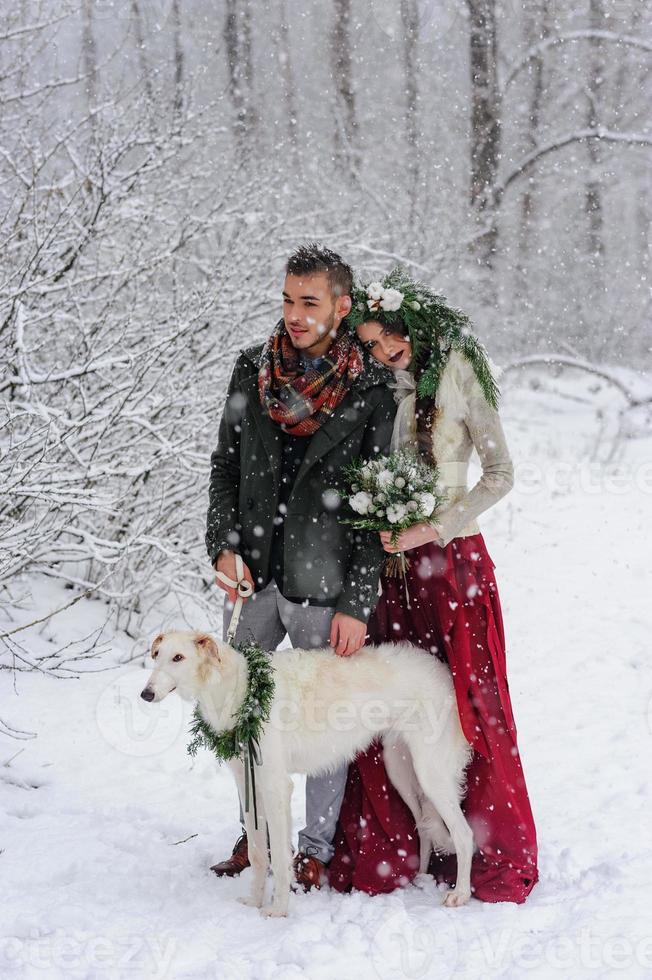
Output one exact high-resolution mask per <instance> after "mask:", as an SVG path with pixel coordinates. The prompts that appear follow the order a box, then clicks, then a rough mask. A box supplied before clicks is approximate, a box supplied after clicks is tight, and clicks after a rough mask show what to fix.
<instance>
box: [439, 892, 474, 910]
mask: <svg viewBox="0 0 652 980" xmlns="http://www.w3.org/2000/svg"><path fill="white" fill-rule="evenodd" d="M470 898H471V892H468V891H461V892H458V891H457V889H455V890H453V891H450V892H447V893H446V898H445V899H444V902H443V904H444V905H445V906H446V908H449V909H457V908H459V907H460V905H466V903H467V902H468V900H469V899H470Z"/></svg>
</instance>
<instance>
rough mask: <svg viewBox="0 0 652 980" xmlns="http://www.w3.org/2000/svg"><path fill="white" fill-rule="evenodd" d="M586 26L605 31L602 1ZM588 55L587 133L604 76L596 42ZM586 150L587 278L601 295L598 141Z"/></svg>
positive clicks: (597, 114) (594, 0) (596, 0)
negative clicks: (587, 162)
mask: <svg viewBox="0 0 652 980" xmlns="http://www.w3.org/2000/svg"><path fill="white" fill-rule="evenodd" d="M589 22H590V27H591V28H592V29H593V30H596V31H598V30H601V29H603V28H604V27H605V21H604V9H603V0H590V16H589ZM589 51H590V53H589V77H588V83H587V95H588V107H587V114H586V124H587V127H588V128H589V129H596V128H597V127H598V126H599V125H600V124H601V123H602V122H603V120H602V118H601V111H600V110H601V103H602V91H601V86H602V82H603V73H604V50H603V44H602V42H601V41H600V40H599V39H598V38H592V39H591V40H590V41H589ZM586 149H587V153H588V155H589V168H588V170H589V176H588V180H587V183H586V191H585V197H584V209H585V212H586V217H587V231H588V242H587V248H588V257H589V276H590V278H591V279H592V282H593V289H594V290H599V291H600V293H602V291H603V289H604V238H603V208H602V189H601V186H600V173H599V170H600V158H601V153H600V141H599V140H596V139H589V140H587V142H586ZM594 295H595V294H594Z"/></svg>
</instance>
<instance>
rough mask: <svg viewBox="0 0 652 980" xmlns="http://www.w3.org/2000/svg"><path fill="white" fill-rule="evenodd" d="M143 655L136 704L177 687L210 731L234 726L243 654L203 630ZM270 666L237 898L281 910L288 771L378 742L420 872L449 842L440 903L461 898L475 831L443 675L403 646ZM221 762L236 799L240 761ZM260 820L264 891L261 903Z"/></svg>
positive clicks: (451, 698)
mask: <svg viewBox="0 0 652 980" xmlns="http://www.w3.org/2000/svg"><path fill="white" fill-rule="evenodd" d="M151 655H152V657H153V659H154V660H155V661H156V666H155V668H154V671H153V672H152V674H151V676H150V678H149V680H148V681H147V685H146V687H145V689H144V690H143V691H142V693H141V697H143V698H144V699H145V700H146V701H161V700H162V699H163V698H165V697H167V695H168V694H170V693H171V692H172V691H174V690H176V692H177V694H179V695H180V697H182V698H183V699H184V700H187V701H197V702H198V703H199V707H200V710H201V713H202V715H203V717H204V718H205V720H206V721H207V722H208V723H209V724H210V725H211V726H212V728H213V729H214V730H215V731H216V732H219V731H225V730H227V729H229V728H231V727H233V724H234V720H235V714H236V712H237V710H238V708H239V707H240V705H241V704H242V702H243V699H244V696H245V692H246V689H247V662H246V659H245V657H244V655H243V654H242V653H240V652H239V651H237V650H234V649H233V648H232V647H230V646H228V645H226V644H223V643H217V642H216V641H215V640H214V639H213V638H212V637H211V636H209V635H208V634H206V633H199V632H169V633H163V634H160V635H159V636H157V637H156V639H155V640H154V642H153V643H152V652H151ZM272 664H273V670H274V680H275V691H274V699H273V704H272V710H271V713H270V717H269V720H268V721H267V722H266V723H265V725H264V728H263V730H262V734H261V738H260V750H261V765H260V766H256V799H257V809H258V818H259V819H258V830H256V829H255V828H254V814H253V810H251V812H248V813H245V826H246V830H247V842H248V848H249V860H250V862H251V865H252V868H253V882H252V888H251V894H250V896H249V898H247V899H243V900H242V901H244V902H245V904H247V905H253V906H255V907H257V908H260V909H262V912H263V913H264V914H265V915H276V916H280V915H287V908H288V896H289V892H290V884H291V881H292V853H291V836H292V835H291V817H290V798H291V793H292V779H291V775H290V774H291V773H294V772H297V773H310V774H314V773H318V772H323V771H327V770H333V769H335V768H337V767H338V766H339V765H341V764H342V763H344V762H346V761H351V760H353V759H354V758H355V756H356V755H357V754H358V752H363V751H364V750H365V749H367V748H368V747H369V745H370V744H371V742H372V741H373V739H374V738H377V737H379V738H382V740H383V747H384V748H383V756H384V762H385V766H386V768H387V773H388V775H389V777H390V779H391V780H392V783H393V784H394V786H395V787H396V789H397V790H398V792H399V793H400V794H401V796H402V797H403V799H404V800H405V802H406V803H407V805H408V806H409V807H410V809H411V810H412V813H413V814H414V817H415V821H416V823H417V825H418V829H419V835H420V837H421V841H422V847H421V868H420V870H421V871H425V870H426V866H427V861H428V857H429V854H430V848H431V846H434V847H435V848H436V849H438V850H451V846H452V849H454V851H455V852H456V854H457V882H456V885H455V890H454V891H450V892H448V894H447V895H446V898H445V900H444V904H445V905H449V906H456V905H463V904H464V903H465V902H467V901H468V899H469V897H470V895H471V881H470V874H471V857H472V854H473V833H472V831H471V828H470V827H469V825H468V823H467V821H466V819H465V817H464V814H463V813H462V810H461V808H460V800H461V798H462V795H463V786H464V771H465V768H466V766H467V764H468V762H469V760H470V756H471V748H470V746H469V744H468V742H467V741H466V739H465V738H464V735H463V734H462V729H461V726H460V721H459V716H458V713H457V707H456V701H455V694H454V690H453V683H452V679H451V676H450V673H449V671H448V669H447V668H446V667H445V666H444V665H443V664H442V663H441V662H440V661H439V660H437V659H436V658H435V657H432V656H429V655H428V654H425V653H424V652H423V651H421V650H418V649H417V648H416V647H414V646H412V645H411V644H409V643H400V644H392V643H385V644H382V645H381V646H378V647H372V646H367V647H363V648H362V649H361V650H360V651H359V652H358V653H356V654H354V655H353V656H351V657H338V656H337V655H336V654H335V653H334V652H333V651H332V650H331V649H324V650H298V649H294V650H282V651H279V652H278V653H276V654H272ZM230 766H231V769H232V771H233V773H234V775H235V778H236V780H237V783H238V788H239V790H240V796H241V799H244V779H245V774H244V765H243V763H242V762H241V761H240V760H234V761H233V762H231V763H230ZM442 821H443V823H442ZM265 822H266V824H265ZM266 825H267V829H268V831H269V843H270V853H271V864H272V870H273V873H274V896H273V900H272V902H271V904H270V905H267V906H264V907H263V902H264V890H265V879H266V876H267V865H268V852H267V841H266V834H265V826H266ZM444 825H445V826H444Z"/></svg>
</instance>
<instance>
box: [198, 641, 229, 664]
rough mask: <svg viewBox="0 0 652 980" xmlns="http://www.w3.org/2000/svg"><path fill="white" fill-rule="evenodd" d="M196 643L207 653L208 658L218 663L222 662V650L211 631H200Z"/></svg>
mask: <svg viewBox="0 0 652 980" xmlns="http://www.w3.org/2000/svg"><path fill="white" fill-rule="evenodd" d="M195 645H196V646H197V647H198V648H199V649H200V650H201V651H202V652H203V653H205V654H206V657H207V658H208V660H210V661H212V662H213V663H216V664H221V663H222V658H221V657H220V650H219V647H218V645H217V643H216V642H215V640H214V639H213V637H212V636H210V634H209V633H200V634H199V635H198V636H196V637H195Z"/></svg>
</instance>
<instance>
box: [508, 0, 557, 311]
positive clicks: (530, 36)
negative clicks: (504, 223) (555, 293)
mask: <svg viewBox="0 0 652 980" xmlns="http://www.w3.org/2000/svg"><path fill="white" fill-rule="evenodd" d="M523 14H524V17H525V19H526V24H525V47H526V49H528V48H530V47H531V46H533V45H534V44H536V42H537V41H539V40H543V39H544V38H546V37H548V36H549V34H550V7H549V6H548V5H547V4H545V3H544V4H543V5H541V6H538V5H537V6H536V7H533V8H528V7H527V6H526V7H524V8H523ZM527 71H528V75H529V77H530V79H531V87H530V105H529V110H528V130H527V136H526V140H525V148H524V149H525V154H524V155H526V156H527V154H529V153H531V152H532V151H533V150H534V149H535V148H536V146H537V141H538V131H539V123H540V120H541V110H542V106H543V98H544V90H545V86H544V82H545V62H544V57H543V55H542V54H541V55H539V56H538V57H536V58H534V59H533V60H532V61H530V62H529V64H528V69H527ZM535 182H536V172H533V173H532V174H531V175H530V176H529V177H528V178H527V186H526V188H525V190H524V191H523V193H522V195H521V202H520V215H519V230H518V250H517V255H516V257H515V259H516V261H515V271H516V276H515V289H514V294H515V297H516V299H517V300H518V301H520V302H523V301H527V298H528V295H529V293H530V288H529V285H528V262H529V254H530V235H531V230H532V225H533V222H534V221H535V217H536V216H535V205H534V202H535V199H536V190H535Z"/></svg>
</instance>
